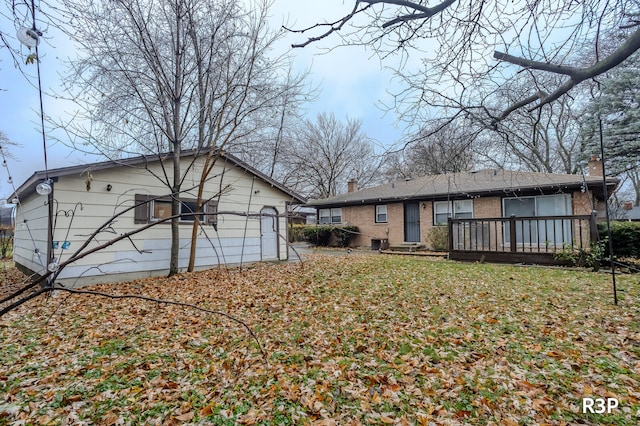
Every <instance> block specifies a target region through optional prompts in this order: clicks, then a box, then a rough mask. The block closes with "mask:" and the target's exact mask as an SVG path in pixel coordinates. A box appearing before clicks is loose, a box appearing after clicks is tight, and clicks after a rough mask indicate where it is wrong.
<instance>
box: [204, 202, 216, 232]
mask: <svg viewBox="0 0 640 426" xmlns="http://www.w3.org/2000/svg"><path fill="white" fill-rule="evenodd" d="M205 213H207V225H212V226H213V228H214V229H215V230H216V231H217V230H218V215H217V214H216V213H218V200H209V201H207V207H206V210H205Z"/></svg>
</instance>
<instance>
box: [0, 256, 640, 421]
mask: <svg viewBox="0 0 640 426" xmlns="http://www.w3.org/2000/svg"><path fill="white" fill-rule="evenodd" d="M638 281H639V278H638V275H624V276H619V277H618V287H619V288H620V289H621V292H620V304H619V305H618V306H614V305H613V300H612V299H613V298H612V293H611V277H610V275H607V274H603V273H599V274H595V273H589V272H580V271H571V270H565V269H543V268H535V267H513V266H501V265H480V264H459V263H453V262H445V261H430V260H426V259H422V258H408V257H392V256H345V257H331V256H325V255H313V256H310V257H309V260H308V261H307V262H306V263H305V264H304V265H303V266H302V265H301V264H299V263H290V264H280V265H258V266H256V267H253V268H251V269H244V270H243V271H238V270H230V271H228V272H227V271H224V270H214V271H207V272H201V273H194V274H184V275H180V276H177V277H173V278H170V279H149V280H144V281H136V282H132V283H128V284H117V285H103V286H97V287H92V288H91V289H92V290H99V291H103V292H110V293H113V294H131V293H135V294H142V295H146V296H151V297H156V298H160V299H171V300H176V301H182V302H186V303H193V304H197V305H199V306H202V307H206V308H208V309H212V310H217V311H224V312H226V313H228V314H230V315H233V316H234V317H236V318H238V319H241V320H242V321H244V322H245V323H246V324H247V325H248V326H249V327H251V329H252V330H253V331H254V332H255V334H256V336H257V337H258V338H259V341H260V345H261V346H262V348H263V350H264V352H265V354H266V358H267V361H268V363H266V362H265V360H264V359H263V357H262V355H261V353H260V349H259V347H258V345H257V343H256V342H255V341H254V340H252V338H251V337H250V335H249V334H248V333H247V331H246V330H245V329H244V328H243V326H242V325H241V324H238V323H235V322H233V321H230V320H228V319H225V318H224V317H222V316H219V315H212V314H206V313H202V312H198V311H195V310H193V309H189V308H181V307H176V306H167V305H163V304H159V303H151V302H145V301H140V300H130V299H122V300H110V299H106V298H103V297H97V296H88V295H72V296H70V295H68V294H63V293H60V294H57V295H55V296H53V297H50V298H48V299H45V298H41V299H38V300H35V301H33V302H30V303H29V304H27V305H25V306H23V307H22V308H20V309H19V310H17V311H14V312H12V313H10V314H9V315H6V316H5V317H3V318H1V319H0V395H1V396H0V413H2V414H0V424H3V423H7V424H103V425H111V424H165V425H172V424H188V423H192V424H228V425H233V424H278V425H279V424H296V425H297V424H316V425H334V424H339V425H359V424H401V425H407V424H418V425H428V424H495V425H516V424H532V425H533V424H557V425H562V424H617V425H636V424H638V421H639V419H640V323H639V319H640V283H639V282H638ZM584 397H594V398H597V397H599V398H605V399H606V398H616V399H617V400H618V401H619V407H618V408H616V409H614V410H613V411H612V412H611V413H610V414H606V413H605V414H595V413H594V414H590V413H587V414H583V413H582V412H581V411H582V398H584Z"/></svg>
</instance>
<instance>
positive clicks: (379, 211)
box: [376, 204, 387, 223]
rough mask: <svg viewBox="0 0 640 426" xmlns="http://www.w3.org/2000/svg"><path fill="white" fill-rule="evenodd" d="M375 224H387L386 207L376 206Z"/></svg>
mask: <svg viewBox="0 0 640 426" xmlns="http://www.w3.org/2000/svg"><path fill="white" fill-rule="evenodd" d="M376 223H387V205H386V204H382V205H379V206H376Z"/></svg>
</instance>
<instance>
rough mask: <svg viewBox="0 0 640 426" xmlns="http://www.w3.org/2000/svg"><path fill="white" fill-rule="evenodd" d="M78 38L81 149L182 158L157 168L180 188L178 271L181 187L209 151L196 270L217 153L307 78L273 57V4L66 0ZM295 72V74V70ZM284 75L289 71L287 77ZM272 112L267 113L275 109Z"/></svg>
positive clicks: (74, 82) (175, 197)
mask: <svg viewBox="0 0 640 426" xmlns="http://www.w3.org/2000/svg"><path fill="white" fill-rule="evenodd" d="M62 4H63V5H64V13H65V14H64V15H63V18H62V19H66V20H67V21H68V22H69V23H70V24H73V29H74V31H73V32H71V33H70V36H72V37H73V39H74V40H75V41H76V43H77V44H78V45H79V46H80V48H81V51H82V52H85V54H84V55H82V56H81V57H79V58H78V59H77V60H74V61H73V62H72V63H71V65H72V73H71V74H70V76H69V77H68V78H67V88H68V89H69V91H70V93H72V99H73V100H74V101H75V102H76V104H77V105H78V106H79V109H78V111H77V112H76V115H75V116H74V117H73V120H72V122H71V123H67V124H66V126H65V128H66V129H67V130H68V132H69V134H70V135H71V136H72V137H74V138H75V139H73V140H75V141H79V142H76V143H75V144H74V147H76V148H80V149H82V148H83V146H84V145H87V144H88V145H90V147H91V148H93V149H97V150H98V151H99V152H100V153H103V154H106V155H107V156H108V157H109V158H112V159H113V158H118V157H122V156H127V155H130V154H138V153H141V154H146V155H153V156H159V157H160V158H162V156H163V155H164V154H166V153H171V154H172V156H171V158H172V162H171V166H170V168H168V169H163V173H162V175H158V176H156V177H157V178H158V179H159V180H160V181H162V182H163V184H164V185H166V186H167V188H168V189H169V190H170V192H171V194H172V216H174V219H173V220H172V222H171V225H172V226H171V240H172V247H171V260H170V268H169V274H170V275H172V274H175V273H177V272H178V249H179V226H178V224H179V213H180V204H181V203H180V196H179V194H180V193H181V188H182V185H183V183H184V180H185V179H186V177H187V175H188V173H189V172H190V171H191V170H192V168H193V164H194V163H193V162H194V161H196V160H197V159H198V157H199V156H198V155H195V156H193V157H192V158H193V160H192V162H191V163H190V164H188V165H187V166H186V169H181V167H182V166H181V164H182V157H181V155H180V153H181V151H182V150H184V149H191V150H196V153H203V154H205V158H204V164H203V166H202V169H201V176H200V184H199V185H198V187H197V189H196V192H197V202H196V210H195V212H194V217H195V220H194V227H193V230H192V249H191V256H190V258H191V261H190V266H189V267H190V269H192V268H193V263H194V259H195V246H196V244H195V238H196V237H197V231H198V226H199V220H198V217H199V214H198V213H199V212H200V211H201V209H202V205H203V200H204V199H205V198H206V195H205V194H203V188H204V183H205V182H206V181H207V179H209V178H211V176H210V173H211V171H212V170H213V167H214V164H215V161H216V158H217V155H218V153H219V152H221V151H222V150H224V149H227V148H228V147H230V146H231V145H233V144H234V143H237V142H238V141H244V140H246V139H248V138H249V135H251V134H252V133H253V132H255V131H256V129H260V128H262V127H263V126H264V125H265V124H264V122H265V117H268V116H269V113H268V112H269V111H271V110H272V109H277V108H278V107H279V105H280V103H281V102H282V100H283V99H284V96H285V95H284V94H285V93H288V95H287V96H289V98H293V97H295V96H296V93H294V92H295V91H296V90H298V89H299V88H300V83H301V81H302V77H298V76H295V75H292V74H290V73H288V72H287V66H288V64H289V62H288V61H286V60H285V59H286V58H285V57H276V58H270V57H269V49H270V48H271V47H272V46H273V43H274V42H275V41H276V40H277V39H278V35H277V34H276V33H274V32H272V31H270V30H269V28H268V27H267V24H266V22H267V19H266V17H267V13H268V3H267V2H265V1H257V2H255V3H252V4H251V5H249V6H250V7H247V8H245V5H244V3H243V2H241V1H239V0H164V1H157V2H156V1H151V0H130V1H129V0H127V1H125V0H116V1H112V2H91V1H86V0H62ZM287 76H289V79H287V78H286V77H287ZM279 77H283V80H282V81H281V80H280V78H279ZM265 111H267V112H265Z"/></svg>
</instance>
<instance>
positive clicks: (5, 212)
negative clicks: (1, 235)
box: [0, 200, 14, 227]
mask: <svg viewBox="0 0 640 426" xmlns="http://www.w3.org/2000/svg"><path fill="white" fill-rule="evenodd" d="M0 201H1V202H0V226H1V227H11V226H13V213H14V206H13V205H11V204H4V200H0Z"/></svg>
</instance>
